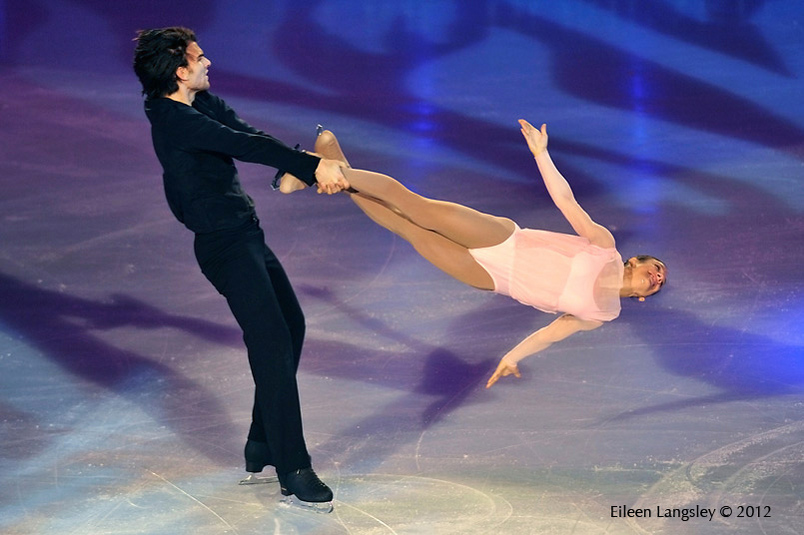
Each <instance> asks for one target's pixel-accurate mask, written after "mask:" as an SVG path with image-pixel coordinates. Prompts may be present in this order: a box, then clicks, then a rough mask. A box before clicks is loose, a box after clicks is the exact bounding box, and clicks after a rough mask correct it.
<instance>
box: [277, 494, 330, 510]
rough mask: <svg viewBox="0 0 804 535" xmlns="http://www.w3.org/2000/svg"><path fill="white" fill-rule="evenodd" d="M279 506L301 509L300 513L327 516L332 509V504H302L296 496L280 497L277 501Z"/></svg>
mask: <svg viewBox="0 0 804 535" xmlns="http://www.w3.org/2000/svg"><path fill="white" fill-rule="evenodd" d="M279 505H281V506H282V507H287V508H293V509H301V510H302V511H310V512H312V513H320V514H328V513H331V512H332V510H333V509H334V508H333V507H332V502H304V501H302V500H300V499H298V498H297V497H296V496H293V495H291V496H282V498H280V500H279Z"/></svg>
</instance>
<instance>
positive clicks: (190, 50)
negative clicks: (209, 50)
mask: <svg viewBox="0 0 804 535" xmlns="http://www.w3.org/2000/svg"><path fill="white" fill-rule="evenodd" d="M210 65H212V62H211V61H209V59H207V57H206V56H205V55H204V51H203V50H201V47H200V46H198V43H190V45H189V46H188V47H187V67H181V69H182V70H181V72H179V73H178V74H179V79H181V80H182V82H184V85H186V86H187V87H188V88H189V89H190V90H192V91H195V92H198V91H206V90H207V89H209V76H208V74H207V70H208V69H209V66H210Z"/></svg>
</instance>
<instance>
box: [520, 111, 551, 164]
mask: <svg viewBox="0 0 804 535" xmlns="http://www.w3.org/2000/svg"><path fill="white" fill-rule="evenodd" d="M519 125H520V126H521V127H522V135H523V136H525V141H527V142H528V147H529V148H530V151H531V152H532V153H533V156H534V157H535V156H538V155H539V154H541V153H542V152H543V151H544V150H545V149H546V148H547V125H546V124H543V125H542V129H541V130H536V128H535V127H534V126H533V125H532V124H530V123H529V122H527V121H526V120H525V119H520V120H519Z"/></svg>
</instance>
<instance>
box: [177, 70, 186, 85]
mask: <svg viewBox="0 0 804 535" xmlns="http://www.w3.org/2000/svg"><path fill="white" fill-rule="evenodd" d="M176 78H177V79H178V80H179V81H181V82H184V81H186V80H187V67H179V68H178V69H176Z"/></svg>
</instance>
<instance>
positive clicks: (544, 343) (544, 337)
mask: <svg viewBox="0 0 804 535" xmlns="http://www.w3.org/2000/svg"><path fill="white" fill-rule="evenodd" d="M601 325H603V323H601V322H599V321H589V320H582V319H580V318H577V317H575V316H572V315H570V314H564V315H563V316H561V317H559V318H558V319H556V320H555V321H553V322H552V323H551V324H550V325H548V326H546V327H542V328H541V329H539V330H538V331H536V332H535V333H533V334H531V335H530V336H528V337H527V338H525V339H524V340H522V341H521V342H520V343H519V344H517V346H516V347H515V348H513V349H512V350H511V351H509V352H508V353H506V354H505V356H503V358H502V359H501V360H500V364H499V365H498V366H497V369H496V370H495V371H494V373H493V374H492V376H491V377H490V378H489V380H488V383H486V388H491V385H493V384H494V383H496V382H497V380H498V379H499V378H500V377H505V376H507V375H512V374H513V375H515V376H516V377H519V376H520V375H519V368H518V367H517V363H518V362H519V361H520V360H522V359H524V358H525V357H527V356H530V355H533V354H534V353H538V352H539V351H542V350H543V349H546V348H548V347H550V346H551V345H552V344H554V343H555V342H558V341H560V340H563V339H565V338H567V337H569V336H571V335H573V334H575V333H577V332H578V331H591V330H592V329H597V328H598V327H600V326H601Z"/></svg>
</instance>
